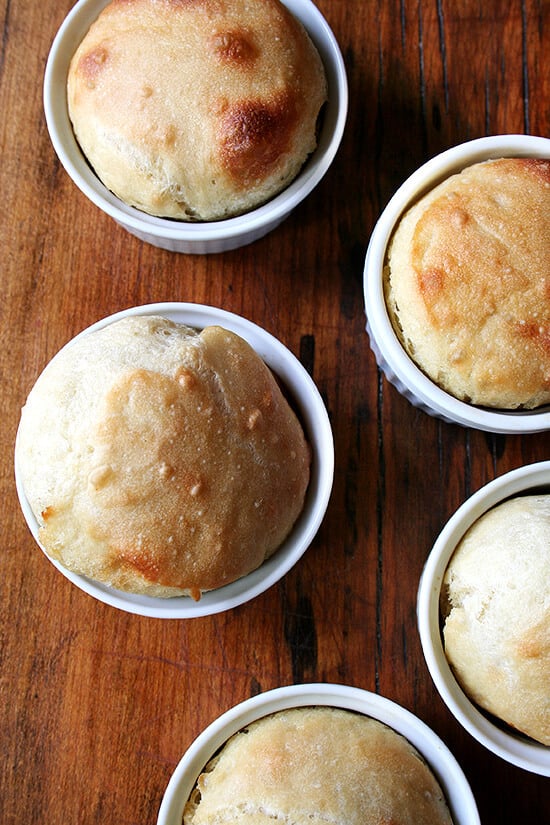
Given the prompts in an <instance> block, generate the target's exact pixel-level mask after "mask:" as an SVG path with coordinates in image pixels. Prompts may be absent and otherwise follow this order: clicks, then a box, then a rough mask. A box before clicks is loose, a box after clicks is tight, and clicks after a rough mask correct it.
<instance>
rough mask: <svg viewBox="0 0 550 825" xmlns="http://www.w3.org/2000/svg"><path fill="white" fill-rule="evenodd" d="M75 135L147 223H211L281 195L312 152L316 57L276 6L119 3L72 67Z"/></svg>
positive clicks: (273, 0) (238, 0) (255, 2)
mask: <svg viewBox="0 0 550 825" xmlns="http://www.w3.org/2000/svg"><path fill="white" fill-rule="evenodd" d="M67 92H68V106H69V114H70V117H71V121H72V123H73V128H74V132H75V135H76V137H77V140H78V142H79V143H80V146H81V148H82V150H83V152H84V154H85V156H86V157H87V159H88V161H89V162H90V164H91V165H92V167H93V168H94V170H95V172H96V174H97V175H98V177H99V178H100V179H101V180H102V181H103V183H104V184H105V185H106V186H107V187H108V188H109V189H110V190H111V191H112V192H114V193H115V194H116V195H117V196H118V197H119V198H121V200H123V201H124V202H126V203H127V204H130V205H131V206H135V207H137V208H138V209H140V210H142V211H145V212H148V213H150V214H152V215H157V216H161V217H170V218H177V219H179V220H184V221H211V220H218V219H223V218H227V217H230V216H234V215H238V214H241V213H243V212H247V211H249V210H251V209H253V208H255V207H256V206H258V205H260V204H261V203H263V202H265V201H267V200H269V199H270V198H272V197H273V196H274V195H275V194H277V193H278V192H280V191H281V190H282V189H284V188H285V187H286V186H287V185H288V184H289V183H290V182H291V181H292V180H293V179H294V178H295V177H296V175H297V174H298V172H299V171H300V169H301V167H302V166H303V164H304V162H305V161H306V159H307V157H308V156H309V155H310V154H311V152H313V150H314V149H315V147H316V143H317V121H318V117H319V113H320V111H321V108H322V105H323V103H324V102H325V100H326V97H327V83H326V78H325V71H324V67H323V64H322V62H321V58H320V56H319V54H318V52H317V49H316V48H315V46H314V45H313V43H312V42H311V40H310V38H309V36H308V34H307V33H306V31H305V29H304V28H303V26H302V25H301V23H300V22H299V21H298V20H296V18H295V17H294V16H293V15H292V14H291V13H290V12H289V11H288V10H287V9H286V7H285V6H284V5H283V4H282V3H280V2H279V0H231V2H228V0H194V2H190V0H112V2H111V3H109V4H108V5H107V6H106V8H105V9H104V10H103V11H102V12H101V14H100V15H99V17H98V18H97V20H96V21H95V22H94V23H93V24H92V26H91V28H90V30H89V31H88V33H87V34H86V36H85V37H84V39H83V41H82V43H81V44H80V46H79V47H78V49H77V51H76V53H75V55H74V57H73V59H72V62H71V65H70V69H69V75H68V85H67Z"/></svg>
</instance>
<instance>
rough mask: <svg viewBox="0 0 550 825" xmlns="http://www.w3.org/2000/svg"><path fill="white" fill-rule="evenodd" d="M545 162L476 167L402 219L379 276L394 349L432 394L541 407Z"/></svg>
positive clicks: (547, 213)
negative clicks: (397, 345) (396, 343)
mask: <svg viewBox="0 0 550 825" xmlns="http://www.w3.org/2000/svg"><path fill="white" fill-rule="evenodd" d="M549 262H550V161H548V160H535V159H533V158H501V159H498V160H489V161H486V162H482V163H477V164H474V165H473V166H470V167H469V168H467V169H465V170H464V171H462V172H461V173H460V174H456V175H453V176H451V177H450V178H448V179H446V180H444V181H443V182H442V183H441V184H439V185H438V186H436V187H435V188H434V189H433V190H432V191H430V192H428V193H427V194H426V195H425V196H424V197H422V198H421V199H420V200H419V201H418V202H417V203H416V204H415V205H414V206H412V207H411V208H410V210H408V211H407V212H406V213H405V215H404V216H403V217H402V219H401V220H400V222H399V224H398V226H397V229H396V231H395V234H394V236H393V239H392V240H391V244H390V248H389V253H388V258H387V267H386V273H385V278H386V282H385V286H386V301H387V307H388V312H389V314H390V317H391V319H392V323H393V325H394V328H395V330H396V332H397V334H398V336H399V337H400V339H401V341H402V343H403V346H404V348H405V349H406V351H407V352H408V354H409V355H410V356H411V358H412V359H413V360H414V361H415V362H416V364H417V365H418V366H419V367H420V369H422V370H423V371H424V372H425V373H426V374H427V375H428V376H429V377H430V378H431V379H432V380H433V381H434V382H435V383H436V384H438V385H439V386H440V387H441V388H442V389H444V390H446V391H447V392H449V393H451V394H452V395H453V396H455V397H456V398H459V399H460V400H463V401H466V402H469V403H472V404H476V405H480V406H486V407H490V408H499V409H518V408H526V409H534V408H537V407H540V406H542V405H544V404H548V403H550V300H549V297H550V292H549V290H550V263H549Z"/></svg>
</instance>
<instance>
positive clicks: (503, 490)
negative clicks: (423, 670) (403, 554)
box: [417, 461, 550, 776]
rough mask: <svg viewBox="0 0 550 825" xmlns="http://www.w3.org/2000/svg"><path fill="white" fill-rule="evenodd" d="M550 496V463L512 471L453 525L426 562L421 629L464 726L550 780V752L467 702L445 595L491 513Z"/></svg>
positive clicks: (475, 498)
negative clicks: (467, 537) (466, 547)
mask: <svg viewBox="0 0 550 825" xmlns="http://www.w3.org/2000/svg"><path fill="white" fill-rule="evenodd" d="M540 489H546V490H547V491H550V461H542V462H538V463H536V464H529V465H526V466H524V467H520V468H519V469H517V470H512V471H511V472H509V473H506V474H504V475H502V476H500V477H499V478H496V479H494V480H493V481H491V482H489V483H488V484H486V485H485V486H484V487H482V488H481V489H480V490H478V491H477V492H476V493H474V495H472V496H471V497H470V498H468V499H467V500H466V501H465V502H464V504H462V506H461V507H459V509H458V510H457V511H456V513H455V514H454V515H453V516H452V517H451V518H450V519H449V521H448V522H447V524H446V525H445V527H444V528H443V530H442V531H441V533H440V535H439V537H438V538H437V540H436V542H435V544H434V546H433V548H432V550H431V552H430V555H429V557H428V559H427V561H426V564H425V567H424V570H423V573H422V576H421V579H420V585H419V588H418V602H417V614H418V629H419V633H420V640H421V643H422V649H423V651H424V656H425V659H426V664H427V666H428V670H429V671H430V674H431V676H432V679H433V681H434V683H435V686H436V688H437V690H438V691H439V693H440V695H441V698H442V699H443V701H444V702H445V704H446V705H447V707H448V708H449V710H450V711H451V713H452V714H453V715H454V716H455V718H456V719H457V720H458V721H459V722H460V724H461V725H462V726H463V727H464V728H465V729H466V730H467V731H468V732H469V733H470V734H471V735H472V736H473V737H474V739H477V741H478V742H480V743H481V744H482V745H484V746H485V747H486V748H488V749H489V750H490V751H492V753H494V754H496V755H497V756H500V757H501V758H502V759H505V760H506V761H507V762H510V763H512V764H513V765H517V766H518V767H520V768H524V769H525V770H528V771H531V772H533V773H538V774H541V775H543V776H550V748H548V747H546V746H545V745H542V744H538V743H537V742H534V741H533V740H531V739H528V738H527V737H525V736H522V735H521V734H520V733H516V732H514V731H513V730H512V729H511V728H505V726H499V725H496V724H495V723H494V722H492V721H491V719H490V718H489V716H488V715H486V714H484V713H483V712H482V711H480V710H479V709H478V708H477V706H476V705H474V704H473V703H472V702H471V701H470V699H469V698H468V697H467V696H466V694H465V693H464V691H463V690H462V688H461V687H460V685H459V684H458V682H457V680H456V678H455V676H454V674H453V672H452V669H451V667H450V665H449V663H448V661H447V658H446V656H445V650H444V646H443V640H442V637H441V616H440V606H439V600H440V594H441V587H442V583H443V577H444V575H445V571H446V569H447V565H448V563H449V560H450V558H451V556H452V555H453V553H454V550H455V548H456V547H457V545H458V544H459V542H460V540H461V539H462V537H463V536H464V534H465V533H466V531H467V530H468V529H469V528H470V527H471V525H472V524H473V523H474V522H475V521H477V519H478V518H480V517H481V516H482V515H483V513H485V512H486V511H487V510H489V509H490V508H491V507H494V506H495V505H497V504H499V503H500V502H501V501H504V500H505V499H507V498H510V497H512V496H517V495H522V494H528V493H529V492H534V491H535V490H540Z"/></svg>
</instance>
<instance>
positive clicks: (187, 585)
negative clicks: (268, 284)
mask: <svg viewBox="0 0 550 825" xmlns="http://www.w3.org/2000/svg"><path fill="white" fill-rule="evenodd" d="M16 459H17V464H18V468H19V471H20V477H21V479H22V482H23V488H24V490H25V494H26V496H27V498H28V501H29V504H30V506H31V508H32V510H33V512H34V514H35V516H36V518H37V520H38V522H39V524H40V534H39V536H40V542H41V544H42V545H43V547H44V548H45V550H46V552H47V553H48V555H50V556H51V557H52V558H54V559H57V560H58V561H59V562H61V564H63V565H64V566H65V567H67V568H68V569H70V570H72V571H74V572H76V573H79V574H82V575H85V576H88V577H90V578H91V579H94V580H96V581H100V582H104V583H106V584H109V585H112V586H113V587H115V588H118V589H120V590H126V591H130V592H133V593H141V594H145V595H149V596H160V597H167V596H177V595H188V594H190V595H192V596H193V597H194V598H198V597H199V596H200V594H201V592H203V591H206V590H211V589H214V588H218V587H221V586H222V585H224V584H227V583H229V582H232V581H234V580H236V579H238V578H240V577H241V576H244V575H245V574H247V573H249V572H250V571H252V570H254V569H255V568H257V567H259V566H260V565H261V564H262V562H263V561H264V560H265V559H266V558H268V557H269V556H270V555H272V554H273V553H274V552H275V550H276V549H277V548H278V547H279V546H280V545H281V543H282V542H283V540H284V539H285V537H286V536H287V535H288V533H289V532H290V530H291V529H292V526H293V524H294V522H295V521H296V519H297V517H298V516H299V514H300V512H301V510H302V508H303V504H304V498H305V493H306V489H307V486H308V482H309V464H310V450H309V446H308V444H307V443H306V440H305V436H304V433H303V430H302V427H301V425H300V423H299V421H298V419H297V417H296V415H295V414H294V412H293V411H292V410H291V408H290V406H289V404H288V402H287V401H286V399H285V398H284V397H283V394H282V392H281V390H280V388H279V386H278V384H277V383H276V381H275V379H274V377H273V375H272V373H271V372H270V370H269V369H268V367H267V366H266V365H265V364H264V362H263V361H262V360H261V358H260V357H259V356H258V355H257V354H256V353H255V352H254V350H253V349H252V348H251V347H250V346H249V345H248V344H247V343H246V342H245V341H244V340H243V339H242V338H240V337H239V336H237V335H235V334H234V333H232V332H230V331H228V330H225V329H222V328H221V327H216V326H211V327H207V328H206V329H204V330H203V331H202V332H200V333H198V332H196V331H195V330H191V329H189V328H188V327H185V326H182V325H179V324H175V323H173V322H171V321H168V320H166V319H164V318H160V317H154V316H142V317H139V316H133V317H132V316H131V317H127V318H125V319H123V320H119V321H116V322H115V323H112V324H110V325H108V326H106V327H104V328H102V329H99V330H96V331H92V332H90V333H89V334H86V335H84V336H80V337H78V338H77V339H75V341H73V342H72V343H71V345H70V346H68V347H65V348H64V349H63V350H61V352H60V353H58V355H57V356H56V357H55V358H54V359H53V360H52V361H51V362H50V363H49V364H48V366H47V367H46V368H45V370H44V371H43V373H42V374H41V376H40V377H39V378H38V380H37V382H36V384H35V386H34V387H33V389H32V390H31V392H30V394H29V397H28V399H27V403H26V405H25V407H24V408H23V410H22V415H21V422H20V427H19V432H18V439H17V448H16Z"/></svg>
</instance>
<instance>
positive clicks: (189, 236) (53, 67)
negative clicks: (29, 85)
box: [44, 0, 348, 254]
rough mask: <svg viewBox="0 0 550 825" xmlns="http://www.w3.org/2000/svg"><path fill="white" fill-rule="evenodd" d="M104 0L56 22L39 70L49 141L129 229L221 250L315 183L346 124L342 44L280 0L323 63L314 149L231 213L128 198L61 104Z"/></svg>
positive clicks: (280, 213) (281, 215)
mask: <svg viewBox="0 0 550 825" xmlns="http://www.w3.org/2000/svg"><path fill="white" fill-rule="evenodd" d="M107 2H108V0H79V2H77V3H76V5H75V6H74V7H73V9H72V10H71V12H70V13H69V14H68V15H67V17H66V18H65V20H64V22H63V24H62V25H61V27H60V29H59V31H58V33H57V35H56V37H55V39H54V41H53V44H52V47H51V50H50V54H49V57H48V61H47V64H46V72H45V77H44V111H45V115H46V123H47V126H48V131H49V133H50V138H51V141H52V143H53V146H54V149H55V151H56V153H57V155H58V157H59V159H60V161H61V163H62V164H63V166H64V168H65V170H66V172H67V173H68V175H69V176H70V177H71V178H72V180H73V181H74V183H75V184H76V185H77V186H78V187H79V189H80V190H81V191H82V192H83V193H84V195H86V196H87V197H88V198H89V199H90V200H91V201H92V202H93V203H94V204H95V205H96V206H97V207H99V208H100V209H101V210H103V212H105V213H107V214H108V215H110V216H111V217H112V218H114V220H115V221H117V223H119V224H120V225H121V226H123V227H124V228H125V229H127V230H128V232H130V233H132V234H133V235H136V236H137V237H138V238H140V239H141V240H143V241H146V242H147V243H150V244H153V245H154V246H159V247H162V248H163V249H169V250H172V251H173V252H184V253H198V254H205V253H210V252H224V251H227V250H230V249H236V248H237V247H240V246H244V245H245V244H249V243H251V242H252V241H255V240H257V239H258V238H261V237H262V236H263V235H266V234H267V233H268V232H270V231H271V230H273V229H275V228H276V227H277V226H278V225H279V224H280V223H281V221H283V220H284V219H285V218H286V217H288V215H289V214H290V213H291V212H292V210H293V209H294V208H295V207H296V206H297V205H298V204H299V203H300V202H301V201H302V200H303V199H304V198H305V197H306V196H307V195H309V194H310V192H311V191H312V190H313V189H314V188H315V186H317V184H318V183H319V181H320V180H321V179H322V178H323V176H324V175H325V173H326V172H327V170H328V168H329V167H330V165H331V163H332V161H333V159H334V156H335V154H336V152H337V150H338V147H339V145H340V142H341V140H342V135H343V132H344V127H345V122H346V117H347V108H348V85H347V77H346V69H345V66H344V61H343V58H342V54H341V52H340V48H339V46H338V43H337V41H336V38H335V37H334V34H333V33H332V31H331V29H330V27H329V26H328V24H327V22H326V20H325V19H324V17H323V16H322V15H321V13H320V11H319V10H318V9H317V7H316V6H315V4H314V3H313V2H311V0H283V2H284V4H285V5H286V6H287V7H288V8H289V10H290V11H291V12H292V13H293V14H294V16H295V17H296V18H298V19H299V20H300V21H301V22H302V24H303V25H304V27H305V28H306V29H307V31H308V33H309V35H310V37H311V39H312V41H313V43H314V44H315V46H316V47H317V49H318V51H319V54H320V55H321V59H322V61H323V63H324V66H325V71H326V74H327V80H328V103H327V104H326V107H325V110H324V115H323V121H322V129H321V134H320V136H319V142H318V146H317V149H316V150H315V152H314V153H313V155H312V156H311V157H310V158H309V160H308V161H307V163H306V164H305V166H304V168H303V169H302V171H301V172H300V174H299V175H298V177H297V178H295V180H294V181H293V182H292V183H291V184H290V185H289V186H288V187H287V188H286V189H285V190H284V191H283V192H281V193H280V194H279V195H277V196H276V197H274V198H272V199H271V200H270V201H269V202H268V203H265V204H264V205H262V206H260V207H258V208H257V209H254V210H252V211H250V212H248V213H247V214H245V215H241V216H238V217H235V218H229V219H227V220H223V221H216V222H204V223H185V222H183V221H175V220H169V219H165V218H157V217H153V216H152V215H148V214H146V213H145V212H141V211H139V210H138V209H135V208H134V207H131V206H127V205H126V204H125V203H123V202H122V201H121V200H120V199H119V198H117V197H116V196H115V195H113V193H112V192H110V191H109V190H108V189H107V188H106V187H105V186H104V185H103V184H102V183H101V181H100V180H99V178H98V177H97V176H96V175H95V174H94V172H93V171H92V169H91V168H90V166H89V165H88V163H87V162H86V159H85V158H84V156H83V154H82V152H81V150H80V147H79V145H78V143H77V141H76V138H75V136H74V133H73V129H72V126H71V122H70V119H69V114H68V110H67V94H66V85H67V73H68V69H69V64H70V61H71V58H72V56H73V53H74V52H75V51H76V48H77V46H78V45H79V43H80V41H81V40H82V38H83V37H84V35H85V34H86V32H87V30H88V28H89V27H90V25H91V23H92V22H93V21H94V20H95V19H96V17H97V16H98V14H99V12H100V11H101V9H102V8H103V7H104V6H105V5H107Z"/></svg>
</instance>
